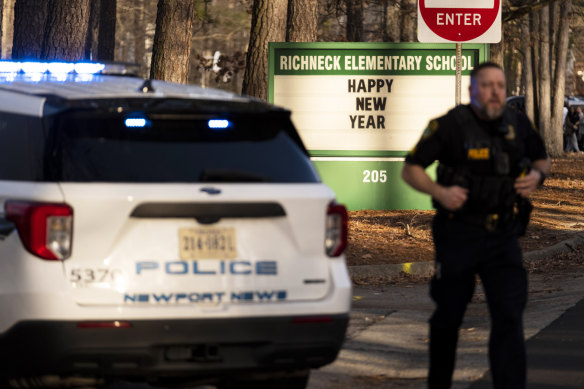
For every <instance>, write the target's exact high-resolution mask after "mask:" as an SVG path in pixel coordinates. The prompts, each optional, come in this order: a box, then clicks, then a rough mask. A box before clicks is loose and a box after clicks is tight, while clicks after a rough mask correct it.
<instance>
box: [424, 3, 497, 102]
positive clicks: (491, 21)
mask: <svg viewBox="0 0 584 389" xmlns="http://www.w3.org/2000/svg"><path fill="white" fill-rule="evenodd" d="M501 3H502V0H473V1H472V2H471V1H469V0H418V40H419V41H420V42H429V43H440V42H454V43H456V97H455V102H456V104H457V105H458V104H460V95H461V91H460V88H461V83H460V77H461V76H460V74H461V72H460V67H459V66H460V62H461V60H460V59H461V58H460V56H461V54H460V53H462V43H463V42H465V43H498V42H500V41H501Z"/></svg>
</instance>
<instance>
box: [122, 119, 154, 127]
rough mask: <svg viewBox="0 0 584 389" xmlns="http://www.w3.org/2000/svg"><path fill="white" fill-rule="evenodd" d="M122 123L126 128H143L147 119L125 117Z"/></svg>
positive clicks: (146, 123)
mask: <svg viewBox="0 0 584 389" xmlns="http://www.w3.org/2000/svg"><path fill="white" fill-rule="evenodd" d="M124 124H125V125H126V127H128V128H143V127H146V126H147V125H148V120H146V119H145V118H127V119H126V120H125V121H124Z"/></svg>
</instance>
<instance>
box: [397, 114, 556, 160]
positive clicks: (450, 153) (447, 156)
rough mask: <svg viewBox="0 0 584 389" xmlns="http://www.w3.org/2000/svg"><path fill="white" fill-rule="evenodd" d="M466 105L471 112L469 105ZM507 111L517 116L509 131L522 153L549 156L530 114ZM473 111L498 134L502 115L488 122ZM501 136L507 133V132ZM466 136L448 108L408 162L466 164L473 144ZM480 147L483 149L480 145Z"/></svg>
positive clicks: (484, 126)
mask: <svg viewBox="0 0 584 389" xmlns="http://www.w3.org/2000/svg"><path fill="white" fill-rule="evenodd" d="M467 107H468V109H469V110H470V111H471V112H472V110H471V109H470V106H467ZM508 111H509V113H508V114H510V115H514V117H515V119H516V123H517V126H516V128H514V129H513V130H510V132H511V131H514V132H515V140H514V143H515V144H517V146H518V147H519V151H520V153H521V154H522V156H525V157H527V158H529V159H530V160H531V161H535V160H538V159H546V158H547V153H546V150H545V147H544V144H543V141H542V139H541V137H540V136H539V134H538V133H537V132H536V131H535V130H534V129H533V127H532V125H531V122H530V121H529V119H528V118H527V116H525V115H523V114H521V113H519V112H517V111H514V110H508ZM472 114H473V116H474V117H475V119H476V121H477V122H478V124H479V125H480V126H481V128H482V129H484V130H485V132H486V133H488V134H490V135H491V136H496V135H493V134H496V132H497V129H498V128H500V126H501V125H502V124H503V123H502V119H499V120H495V121H491V122H487V121H483V120H480V119H479V118H478V117H476V115H475V114H474V112H473V113H472ZM502 136H503V137H505V135H504V134H502ZM466 138H467V137H466V133H465V129H464V128H462V127H461V126H460V125H459V124H458V123H457V122H456V120H455V118H454V115H453V114H452V113H451V112H449V113H448V114H446V115H444V116H442V117H440V118H438V119H434V120H432V121H431V122H430V123H429V124H428V127H427V128H426V130H425V131H424V133H423V135H422V138H421V139H420V140H419V142H418V144H417V145H416V147H415V148H414V149H412V150H411V151H410V153H409V154H408V156H407V157H406V162H408V163H412V164H416V165H421V166H423V167H424V168H426V167H428V166H429V165H431V164H432V163H433V162H434V161H439V162H441V163H445V164H447V165H450V166H456V165H459V164H463V163H465V162H466V161H467V160H468V151H469V149H470V146H474V145H469V144H466V143H467V142H466V141H467V139H466ZM476 146H480V145H476ZM477 148H478V149H480V147H477ZM477 153H480V151H477Z"/></svg>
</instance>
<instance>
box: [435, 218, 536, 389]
mask: <svg viewBox="0 0 584 389" xmlns="http://www.w3.org/2000/svg"><path fill="white" fill-rule="evenodd" d="M433 235H434V242H435V248H436V272H435V276H434V278H433V279H432V281H431V285H430V293H431V296H432V299H433V300H434V302H435V303H436V309H435V311H434V313H433V315H432V317H431V318H430V371H429V377H428V387H429V388H430V389H445V388H449V387H450V385H451V382H452V375H453V372H454V365H455V359H456V345H457V341H458V330H459V328H460V326H461V324H462V321H463V317H464V313H465V311H466V307H467V304H468V303H469V302H470V300H471V298H472V295H473V292H474V288H475V279H476V278H475V276H476V275H477V274H478V276H479V277H480V279H481V282H482V285H483V288H484V291H485V295H486V297H487V304H488V308H489V314H490V317H491V333H490V338H489V361H490V366H491V372H492V376H493V386H494V388H495V389H503V388H505V389H508V388H513V389H524V388H525V385H526V356H525V343H524V335H523V311H524V309H525V305H526V303H527V274H526V271H525V269H524V268H523V259H522V254H521V248H520V247H519V243H518V241H517V236H516V233H514V229H513V228H512V226H509V227H508V228H506V229H504V230H497V231H494V232H487V231H486V230H485V229H484V228H482V227H479V226H478V225H477V226H475V225H468V224H466V223H462V222H457V221H451V220H445V219H444V218H441V217H440V216H437V217H436V218H435V219H434V223H433Z"/></svg>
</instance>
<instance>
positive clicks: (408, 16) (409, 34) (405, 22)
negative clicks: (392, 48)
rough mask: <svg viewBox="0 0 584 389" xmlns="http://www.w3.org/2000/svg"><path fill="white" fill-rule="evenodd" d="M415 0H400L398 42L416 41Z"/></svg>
mask: <svg viewBox="0 0 584 389" xmlns="http://www.w3.org/2000/svg"><path fill="white" fill-rule="evenodd" d="M416 9H417V8H416V0H401V2H400V24H401V25H400V28H401V30H400V42H416V41H417V40H416V36H415V31H416Z"/></svg>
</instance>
